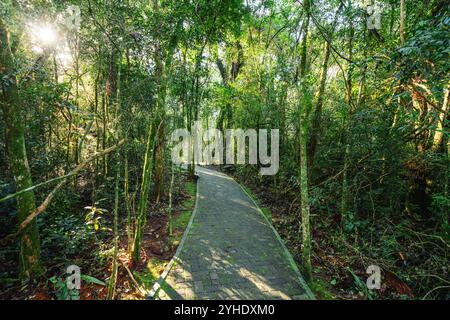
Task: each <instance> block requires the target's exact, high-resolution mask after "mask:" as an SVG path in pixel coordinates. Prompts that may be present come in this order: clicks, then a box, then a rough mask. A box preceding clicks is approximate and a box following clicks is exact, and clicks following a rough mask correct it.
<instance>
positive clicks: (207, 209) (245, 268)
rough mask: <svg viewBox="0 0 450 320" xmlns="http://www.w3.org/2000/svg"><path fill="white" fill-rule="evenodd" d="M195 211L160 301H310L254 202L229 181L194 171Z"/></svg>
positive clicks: (212, 173) (219, 174)
mask: <svg viewBox="0 0 450 320" xmlns="http://www.w3.org/2000/svg"><path fill="white" fill-rule="evenodd" d="M197 172H198V175H199V177H200V178H199V180H198V185H197V187H198V199H197V201H198V203H197V212H196V214H195V216H194V220H193V223H192V226H191V229H190V231H189V233H188V236H187V238H186V241H185V243H184V246H183V247H182V250H181V253H180V255H179V257H178V258H177V259H176V262H175V263H174V265H173V267H172V269H171V270H170V272H169V274H168V276H167V278H166V279H165V282H164V283H163V285H162V287H161V289H160V290H159V292H158V293H157V297H158V298H159V299H175V300H181V299H309V298H310V297H311V296H310V294H308V293H309V292H310V291H309V289H308V288H307V287H306V285H305V284H304V281H303V280H302V279H301V277H299V273H298V272H296V271H295V270H294V268H293V267H292V265H291V263H290V260H289V258H288V255H287V252H286V251H285V250H284V249H283V246H282V244H281V243H280V241H279V240H278V239H277V237H276V235H275V233H274V232H273V230H272V228H271V227H270V225H269V224H268V222H267V220H266V219H265V218H264V217H263V216H262V214H261V213H260V212H259V211H258V209H257V208H256V207H255V205H254V203H253V201H252V200H251V199H250V198H249V197H248V196H247V195H246V194H245V192H243V190H242V189H241V187H240V186H239V185H238V183H237V182H235V181H234V180H233V179H232V178H230V177H228V176H227V175H225V174H222V173H219V172H216V171H213V170H208V169H204V168H200V167H198V169H197Z"/></svg>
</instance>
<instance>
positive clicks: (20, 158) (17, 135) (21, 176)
mask: <svg viewBox="0 0 450 320" xmlns="http://www.w3.org/2000/svg"><path fill="white" fill-rule="evenodd" d="M0 50H1V53H0V66H1V67H2V68H0V69H3V72H2V73H3V74H2V75H1V76H2V78H3V80H2V92H3V99H2V100H3V101H2V104H1V105H2V108H3V117H4V123H5V129H6V130H5V131H6V132H5V137H6V144H7V153H8V159H9V166H10V168H11V171H12V174H13V176H14V180H15V184H16V191H21V190H23V189H27V188H30V187H31V186H32V180H31V173H30V167H29V165H28V158H27V152H26V146H25V123H24V121H23V119H24V110H23V107H22V103H21V101H20V96H19V91H18V87H17V79H16V77H15V75H14V72H15V70H14V57H13V54H12V52H11V48H10V42H9V33H8V31H7V28H6V26H5V25H4V23H3V21H2V20H1V19H0ZM35 209H36V202H35V195H34V192H33V191H28V192H24V193H21V194H20V195H18V196H17V216H18V221H19V225H20V224H21V223H22V222H23V221H24V220H25V219H26V218H27V216H28V214H29V213H30V212H33V211H34V210H35ZM40 262H41V261H40V240H39V232H38V227H37V223H36V219H33V221H32V222H31V223H30V224H29V225H28V226H27V227H26V229H25V230H24V232H23V233H22V236H21V238H20V251H19V274H20V276H21V277H22V278H33V277H36V276H38V275H40V274H41V273H42V270H43V269H42V267H41V263H40Z"/></svg>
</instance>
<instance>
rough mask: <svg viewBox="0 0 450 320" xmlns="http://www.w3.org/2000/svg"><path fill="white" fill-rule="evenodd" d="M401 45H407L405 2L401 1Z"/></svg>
mask: <svg viewBox="0 0 450 320" xmlns="http://www.w3.org/2000/svg"><path fill="white" fill-rule="evenodd" d="M400 44H401V45H403V44H405V0H400Z"/></svg>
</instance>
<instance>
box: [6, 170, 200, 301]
mask: <svg viewBox="0 0 450 320" xmlns="http://www.w3.org/2000/svg"><path fill="white" fill-rule="evenodd" d="M85 191H86V193H89V192H88V190H85ZM195 194H196V182H195V181H193V180H191V179H189V178H188V176H187V175H186V174H185V173H178V174H176V175H175V181H174V190H173V205H172V208H173V211H172V221H173V223H172V225H173V233H172V235H171V236H169V235H168V215H167V210H168V197H163V198H162V200H161V202H160V203H159V204H155V203H154V202H151V203H150V204H149V209H148V212H149V216H148V220H147V224H146V228H145V230H144V237H143V240H142V251H141V261H140V263H138V264H137V265H134V266H132V265H131V263H130V261H129V258H128V254H127V246H128V244H127V233H126V217H124V215H121V218H120V225H121V227H120V228H119V230H123V232H122V233H121V235H120V239H121V242H120V245H119V247H120V248H119V253H118V274H117V284H116V292H115V299H142V298H145V297H146V294H148V292H149V291H150V290H151V287H152V285H153V283H154V281H155V279H157V278H158V277H159V274H160V273H161V272H162V271H163V270H164V267H165V265H166V264H167V263H168V262H169V261H170V259H171V258H172V256H173V255H174V253H175V251H176V249H177V246H178V243H179V241H180V239H181V236H182V234H183V232H184V230H185V228H186V226H187V223H188V221H189V219H190V216H191V213H192V210H193V208H194V204H195ZM62 198H64V195H62ZM57 201H58V200H57ZM84 206H85V203H84V201H83V200H82V199H81V201H77V206H76V207H75V206H74V207H72V208H70V212H71V214H65V213H64V214H65V217H64V218H62V219H61V221H60V220H59V218H58V216H59V214H57V213H54V212H49V213H47V214H46V215H45V216H43V217H42V219H41V221H40V223H41V224H44V225H46V226H47V228H45V235H44V237H46V238H49V240H48V241H44V242H43V243H42V256H43V265H44V266H45V269H46V271H45V274H44V275H43V277H42V278H41V279H39V280H37V281H34V282H27V283H21V282H19V281H18V280H17V279H16V275H15V274H14V273H12V272H10V270H16V268H17V266H16V259H15V257H16V254H15V253H16V252H15V251H14V250H9V249H8V248H6V250H4V251H1V252H0V254H1V256H2V257H4V258H5V259H3V258H2V264H1V265H0V274H1V275H2V277H1V278H0V298H1V299H14V300H15V299H31V300H50V299H51V300H53V299H57V300H65V299H70V298H72V299H80V300H96V299H105V298H106V295H107V291H108V289H107V285H108V280H109V277H110V275H111V270H112V256H113V255H112V254H113V249H112V235H111V229H110V228H109V225H111V223H112V218H113V217H112V214H109V211H107V210H106V209H105V211H103V214H102V218H103V219H102V220H101V221H102V226H101V227H100V228H99V229H98V230H96V231H95V232H94V231H93V230H90V229H87V228H88V225H87V224H86V220H85V218H84V215H80V214H79V212H83V210H84V209H85V207H84ZM50 210H52V209H50ZM62 224H64V226H67V228H68V230H70V231H68V232H66V233H65V235H67V237H65V238H64V239H62V238H61V239H58V241H56V240H55V239H53V238H52V237H53V234H54V233H61V232H62V230H64V229H63V227H62V226H61V225H62ZM44 237H43V238H44ZM78 237H81V238H82V246H77V240H78ZM68 246H73V247H74V248H75V249H76V250H73V251H72V250H70V252H69V250H68V249H67V247H68ZM71 264H75V265H78V266H79V267H80V269H81V274H82V275H83V276H84V278H83V276H82V281H81V289H80V290H79V292H78V293H76V294H75V295H74V296H73V295H72V294H74V292H71V291H70V290H67V287H66V285H65V279H66V276H67V275H66V267H67V266H68V265H71Z"/></svg>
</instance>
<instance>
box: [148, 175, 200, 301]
mask: <svg viewBox="0 0 450 320" xmlns="http://www.w3.org/2000/svg"><path fill="white" fill-rule="evenodd" d="M195 175H196V176H197V181H196V182H197V185H196V192H195V205H194V210H193V211H192V214H191V217H190V219H189V222H188V225H187V227H186V229H185V230H184V233H183V237H182V238H181V241H180V243H179V244H178V248H177V250H176V251H175V254H174V256H173V257H172V259H170V261H169V263H168V264H167V266H166V267H165V268H164V271H163V273H161V275H160V276H159V278H158V280H157V281H156V282H155V283H154V284H153V287H152V290H151V291H150V293H149V294H148V295H147V300H156V297H155V296H156V294H157V293H158V291H159V289H160V288H161V286H162V284H163V282H164V281H165V280H166V278H167V275H168V274H169V272H170V270H172V267H173V265H174V264H175V262H177V261H179V258H178V257H179V256H180V253H181V250H182V249H183V246H184V243H185V242H186V239H187V236H188V234H189V230H190V229H191V226H192V222H193V221H194V217H195V214H196V213H197V206H198V199H199V191H198V190H199V186H200V183H199V182H198V181H199V180H200V176H199V175H197V173H196V174H195Z"/></svg>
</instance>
